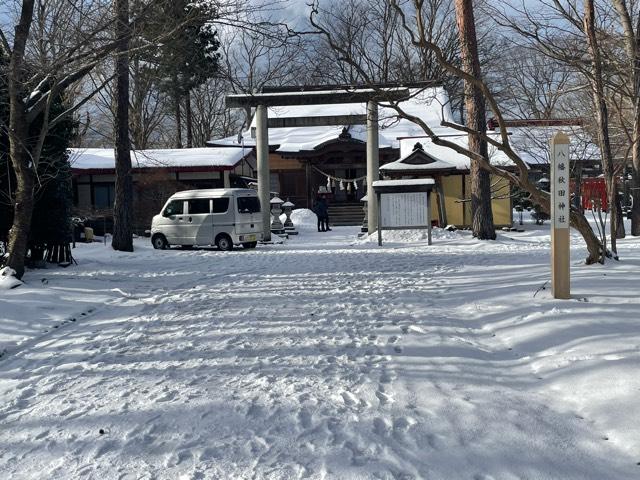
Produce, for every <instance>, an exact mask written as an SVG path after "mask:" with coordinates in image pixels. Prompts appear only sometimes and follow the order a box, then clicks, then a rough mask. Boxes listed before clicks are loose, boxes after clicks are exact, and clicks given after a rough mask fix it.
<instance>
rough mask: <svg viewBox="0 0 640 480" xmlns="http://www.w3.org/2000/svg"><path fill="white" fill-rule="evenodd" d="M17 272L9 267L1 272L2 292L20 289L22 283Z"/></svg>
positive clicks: (0, 283)
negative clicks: (17, 276)
mask: <svg viewBox="0 0 640 480" xmlns="http://www.w3.org/2000/svg"><path fill="white" fill-rule="evenodd" d="M15 275H16V271H15V270H13V269H12V268H9V267H4V268H3V269H1V270H0V290H11V289H12V288H16V287H19V286H20V285H22V282H21V281H20V280H18V279H17V278H16V277H15Z"/></svg>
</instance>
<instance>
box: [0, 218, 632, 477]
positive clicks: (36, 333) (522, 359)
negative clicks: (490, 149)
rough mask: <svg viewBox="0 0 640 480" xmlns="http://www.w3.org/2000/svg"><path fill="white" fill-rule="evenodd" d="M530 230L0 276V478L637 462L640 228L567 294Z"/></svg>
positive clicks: (141, 245) (403, 237)
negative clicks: (7, 279) (558, 292)
mask: <svg viewBox="0 0 640 480" xmlns="http://www.w3.org/2000/svg"><path fill="white" fill-rule="evenodd" d="M526 229H527V231H526V232H524V233H515V232H510V233H503V234H501V235H500V236H499V238H498V240H497V241H495V242H479V241H476V240H474V239H473V238H471V237H470V235H469V234H468V233H466V232H443V231H437V232H436V233H435V234H434V244H433V245H432V246H431V247H429V246H427V245H426V239H421V240H420V239H419V237H420V234H418V235H416V234H409V233H406V232H396V233H387V232H385V239H386V243H385V245H384V246H383V247H382V248H380V247H378V246H377V244H376V241H375V240H358V239H357V238H356V233H357V230H358V229H356V228H350V227H341V228H340V227H338V228H335V229H334V230H333V232H329V233H317V232H314V231H313V228H310V226H307V227H305V226H304V225H303V226H302V228H301V234H300V235H299V236H298V237H296V238H291V239H290V240H289V241H288V242H286V243H285V244H282V245H271V246H259V247H258V248H257V249H255V250H246V251H243V250H242V249H238V250H234V251H233V252H218V251H217V250H215V249H200V250H170V251H156V250H153V249H152V248H151V246H150V245H149V241H148V239H139V240H137V241H136V251H135V252H134V253H115V252H113V251H111V249H110V248H108V247H105V246H104V245H102V244H99V243H94V244H91V245H79V246H78V248H77V249H76V250H75V251H74V253H75V256H76V258H77V259H78V262H79V266H77V267H71V268H67V269H62V268H50V269H46V270H37V271H29V272H28V274H27V275H26V276H25V279H24V280H25V282H26V283H25V284H24V285H22V286H20V287H18V288H16V289H13V290H1V291H0V342H1V343H0V350H6V352H5V354H4V356H3V357H2V358H0V432H1V435H0V478H3V479H4V478H7V479H8V478H11V479H84V478H100V479H101V480H108V479H122V480H124V479H201V478H210V479H253V478H255V479H296V478H309V479H405V480H406V479H429V480H435V479H447V480H451V479H469V480H490V479H493V480H510V479H563V480H567V479H576V480H577V479H581V480H582V479H594V480H596V479H597V480H603V479H612V480H617V479H633V478H640V402H639V401H638V398H639V397H640V375H638V370H639V367H640V321H639V320H640V300H639V297H638V280H639V275H638V272H639V271H640V241H639V240H638V239H634V238H629V239H625V240H623V241H621V242H620V245H619V251H620V255H621V258H622V261H621V262H619V263H615V262H609V263H607V264H606V265H604V266H590V267H587V266H584V265H582V260H583V258H584V257H585V251H584V249H583V247H582V246H581V243H580V241H579V239H578V237H577V236H576V235H574V236H573V239H574V245H575V246H574V248H573V252H572V255H573V257H572V282H573V283H572V293H573V298H572V299H571V300H568V301H561V300H554V299H553V298H551V295H550V292H549V287H548V283H546V288H542V287H543V286H544V285H545V282H547V280H548V278H549V270H550V269H549V235H548V227H547V226H544V227H536V226H535V225H526Z"/></svg>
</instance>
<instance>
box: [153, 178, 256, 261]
mask: <svg viewBox="0 0 640 480" xmlns="http://www.w3.org/2000/svg"><path fill="white" fill-rule="evenodd" d="M259 240H262V214H261V213H260V199H259V198H258V194H257V192H256V191H255V190H250V189H245V188H216V189H211V190H185V191H183V192H178V193H176V194H174V195H172V196H171V198H169V200H167V203H166V204H165V206H164V207H163V208H162V212H161V213H160V214H158V215H156V216H155V217H153V221H152V222H151V243H152V244H153V247H154V248H158V249H165V248H168V247H169V246H171V245H183V246H193V245H202V246H204V245H216V246H217V247H218V248H219V249H220V250H231V249H232V248H233V246H234V245H242V246H243V247H244V248H255V247H256V245H257V244H258V241H259Z"/></svg>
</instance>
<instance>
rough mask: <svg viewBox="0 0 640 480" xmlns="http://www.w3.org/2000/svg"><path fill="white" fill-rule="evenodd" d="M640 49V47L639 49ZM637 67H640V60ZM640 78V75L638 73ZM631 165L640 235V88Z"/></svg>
mask: <svg viewBox="0 0 640 480" xmlns="http://www.w3.org/2000/svg"><path fill="white" fill-rule="evenodd" d="M639 50H640V49H639ZM636 68H638V69H640V60H638V62H637V66H636ZM638 77H639V78H640V75H638ZM635 95H636V97H635V99H634V100H635V101H634V108H633V113H634V119H633V145H632V147H631V148H632V165H631V168H632V170H631V198H632V202H633V203H632V207H631V235H633V236H635V237H637V236H640V88H638V89H637V91H636V92H635Z"/></svg>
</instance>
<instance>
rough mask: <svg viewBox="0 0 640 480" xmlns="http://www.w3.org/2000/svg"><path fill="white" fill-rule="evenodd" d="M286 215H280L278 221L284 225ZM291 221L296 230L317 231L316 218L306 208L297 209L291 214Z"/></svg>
mask: <svg viewBox="0 0 640 480" xmlns="http://www.w3.org/2000/svg"><path fill="white" fill-rule="evenodd" d="M286 219H287V216H286V215H280V221H282V223H284V221H285V220H286ZM291 221H292V222H293V226H294V227H296V229H298V230H317V228H318V217H317V216H316V214H315V213H313V212H312V211H311V210H309V209H308V208H298V209H296V210H294V211H293V212H291Z"/></svg>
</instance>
